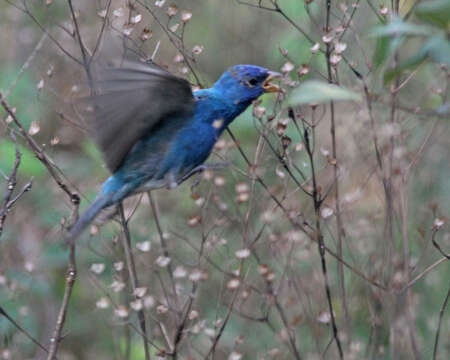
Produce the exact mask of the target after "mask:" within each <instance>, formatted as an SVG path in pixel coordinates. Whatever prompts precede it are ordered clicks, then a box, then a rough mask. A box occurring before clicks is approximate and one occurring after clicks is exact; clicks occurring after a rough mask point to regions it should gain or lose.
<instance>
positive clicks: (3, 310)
mask: <svg viewBox="0 0 450 360" xmlns="http://www.w3.org/2000/svg"><path fill="white" fill-rule="evenodd" d="M0 315H2V316H4V317H5V318H6V319H7V320H8V321H9V322H10V323H11V324H13V326H14V327H15V328H16V329H17V330H19V331H20V332H21V333H22V334H24V335H25V336H26V337H27V338H28V339H30V340H31V341H32V342H33V343H34V344H35V345H37V346H38V347H39V348H41V349H42V350H43V351H45V352H46V353H47V354H48V350H47V348H46V347H45V346H44V345H42V344H41V343H40V342H39V341H38V340H36V339H35V338H34V337H33V336H32V335H31V334H30V333H29V332H28V331H27V330H25V329H24V328H23V327H22V326H20V325H19V324H18V323H17V322H16V321H15V320H14V319H13V318H12V317H11V316H9V315H8V313H7V312H6V311H5V309H3V307H2V306H0Z"/></svg>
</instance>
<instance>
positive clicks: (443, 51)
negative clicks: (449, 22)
mask: <svg viewBox="0 0 450 360" xmlns="http://www.w3.org/2000/svg"><path fill="white" fill-rule="evenodd" d="M420 51H421V53H422V54H423V55H426V56H428V57H429V58H430V59H431V60H432V61H434V62H436V63H438V64H447V65H450V42H449V41H448V40H447V39H446V38H444V37H443V36H433V37H431V38H430V39H429V40H428V41H427V42H426V43H425V45H424V46H423V47H422V49H421V50H420Z"/></svg>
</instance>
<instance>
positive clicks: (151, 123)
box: [87, 60, 195, 172]
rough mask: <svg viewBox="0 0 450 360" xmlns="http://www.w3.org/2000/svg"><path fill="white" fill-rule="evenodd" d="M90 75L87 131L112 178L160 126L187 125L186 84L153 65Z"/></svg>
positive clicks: (189, 98)
mask: <svg viewBox="0 0 450 360" xmlns="http://www.w3.org/2000/svg"><path fill="white" fill-rule="evenodd" d="M92 73H93V85H94V86H93V88H94V89H95V95H92V96H90V97H89V98H87V101H88V103H89V104H90V105H91V106H90V108H91V114H92V119H89V120H90V121H89V127H90V132H91V134H92V136H93V138H94V140H95V142H96V143H97V145H98V146H99V148H100V150H101V151H102V153H103V157H104V159H105V162H106V165H107V166H108V168H109V170H111V172H115V171H116V170H117V169H118V168H119V167H120V166H121V164H122V163H123V160H124V158H125V157H126V155H127V153H128V152H129V151H130V150H131V148H132V147H133V145H134V144H136V142H137V141H139V139H141V138H142V137H143V136H145V135H148V134H149V133H151V131H152V129H153V128H154V127H155V126H156V125H157V124H158V123H159V122H160V121H170V118H171V117H172V118H174V117H175V116H176V117H177V118H178V119H179V118H180V117H181V118H186V120H187V119H189V117H190V116H191V115H192V113H193V110H194V107H195V100H194V97H193V95H192V90H191V87H190V85H189V83H188V82H187V81H186V80H184V79H181V78H178V77H176V76H174V75H172V74H170V73H169V72H167V71H166V70H163V69H161V68H159V67H157V66H155V65H149V64H145V63H141V62H138V61H130V60H127V61H125V62H124V63H123V65H122V66H121V67H116V68H114V67H101V66H98V65H97V66H96V67H94V68H93V71H92Z"/></svg>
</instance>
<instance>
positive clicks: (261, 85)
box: [214, 65, 281, 105]
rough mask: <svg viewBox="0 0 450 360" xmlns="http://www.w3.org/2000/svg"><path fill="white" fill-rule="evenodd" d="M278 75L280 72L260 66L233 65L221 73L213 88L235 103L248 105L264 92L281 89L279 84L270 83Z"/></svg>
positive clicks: (279, 75)
mask: <svg viewBox="0 0 450 360" xmlns="http://www.w3.org/2000/svg"><path fill="white" fill-rule="evenodd" d="M278 77H281V74H278V73H276V72H273V71H269V70H267V69H265V68H262V67H260V66H256V65H235V66H232V67H231V68H229V69H228V70H227V71H225V72H224V73H223V74H222V76H221V77H220V78H219V80H217V82H216V83H215V84H214V89H215V90H217V91H219V92H220V93H222V94H223V95H225V96H226V97H227V98H229V99H230V100H231V101H233V103H234V104H236V105H237V104H242V105H244V104H246V105H248V104H249V103H250V102H252V101H253V100H255V99H257V98H258V97H259V96H260V95H262V94H264V93H268V92H279V91H281V88H280V87H279V86H277V85H275V84H272V83H271V81H272V80H273V79H274V78H278Z"/></svg>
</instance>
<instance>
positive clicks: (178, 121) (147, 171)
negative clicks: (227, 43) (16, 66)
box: [68, 60, 281, 241]
mask: <svg viewBox="0 0 450 360" xmlns="http://www.w3.org/2000/svg"><path fill="white" fill-rule="evenodd" d="M280 76H281V75H280V74H278V73H275V72H272V71H269V70H267V69H265V68H262V67H259V66H255V65H235V66H233V67H231V68H229V69H228V70H227V71H225V73H223V75H222V76H221V77H220V78H219V80H217V82H216V83H215V84H214V86H212V87H211V88H209V89H201V90H197V91H194V92H192V90H191V86H190V84H189V82H188V81H186V80H184V79H182V78H179V77H176V76H174V75H172V74H171V73H169V72H167V71H166V70H164V69H162V68H159V67H157V66H155V65H150V64H146V63H140V62H137V61H129V60H127V61H125V62H124V63H123V64H122V66H121V67H116V68H114V67H110V68H102V69H100V70H98V71H97V73H95V76H94V79H93V82H94V89H95V92H94V95H92V96H91V97H89V98H88V103H89V104H90V105H89V106H88V108H89V110H90V111H91V113H92V121H91V124H90V127H91V129H90V130H91V133H92V135H93V138H94V140H95V142H96V143H97V145H98V147H99V148H100V150H101V152H102V153H103V157H104V160H105V163H106V165H107V167H108V168H109V170H110V171H111V173H112V176H110V177H109V178H108V179H107V180H106V181H105V182H104V183H103V185H102V187H101V191H100V192H99V194H98V196H97V198H96V199H95V200H94V202H93V203H92V205H91V206H90V207H89V208H88V209H87V210H86V211H85V212H84V213H83V214H82V216H81V217H80V218H79V220H78V221H77V222H76V223H75V225H74V226H73V227H72V228H71V229H70V230H69V234H68V239H69V240H71V241H73V240H75V239H76V237H77V236H79V235H80V233H81V232H82V231H83V230H84V229H85V228H86V227H87V226H88V225H89V224H90V223H91V222H92V221H93V220H94V218H95V217H96V216H97V215H98V214H99V212H100V211H101V210H102V209H104V208H105V207H108V206H111V205H114V204H117V203H119V202H120V201H122V200H123V199H125V198H126V197H128V196H131V195H134V194H136V193H139V192H143V191H148V190H152V189H156V188H162V187H167V188H173V187H175V186H177V185H179V184H180V183H181V182H183V181H184V180H186V179H187V178H188V177H189V176H190V175H192V174H194V173H196V172H199V171H201V170H202V169H204V167H205V165H202V164H203V162H204V161H205V160H206V159H207V158H208V156H209V154H210V153H211V151H212V149H213V146H214V144H215V143H216V141H217V140H218V138H219V137H220V135H221V133H222V132H223V130H224V129H225V128H226V127H227V126H228V125H229V124H230V123H231V122H232V121H233V120H234V119H235V118H236V117H237V116H238V115H239V114H241V113H242V112H243V111H244V110H245V109H246V108H247V107H248V106H249V105H250V104H251V103H252V101H254V100H255V99H257V98H258V97H259V96H260V95H262V94H263V93H265V92H277V91H280V88H279V87H278V86H277V85H275V84H272V83H271V82H270V81H271V80H272V79H274V78H276V77H280Z"/></svg>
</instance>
